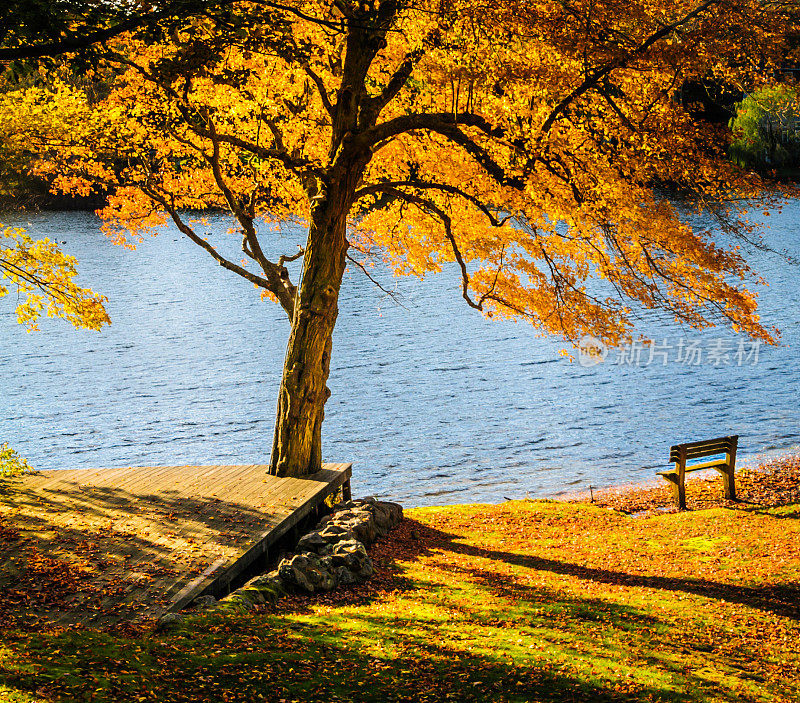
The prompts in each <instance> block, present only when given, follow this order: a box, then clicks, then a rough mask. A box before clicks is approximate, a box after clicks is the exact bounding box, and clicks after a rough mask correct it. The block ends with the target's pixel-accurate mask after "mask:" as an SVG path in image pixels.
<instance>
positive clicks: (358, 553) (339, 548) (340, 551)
mask: <svg viewBox="0 0 800 703" xmlns="http://www.w3.org/2000/svg"><path fill="white" fill-rule="evenodd" d="M330 559H331V561H332V562H333V566H334V567H342V566H343V567H345V568H346V569H347V570H348V571H350V572H352V573H353V574H355V575H356V576H359V577H362V578H366V577H369V576H372V574H373V573H375V569H374V567H373V565H372V559H370V557H369V554H367V549H366V547H365V546H364V545H363V544H362V543H361V542H358V541H357V540H354V539H351V540H345V541H342V542H339V543H338V544H337V545H336V546H335V547H334V548H333V551H332V552H331V556H330Z"/></svg>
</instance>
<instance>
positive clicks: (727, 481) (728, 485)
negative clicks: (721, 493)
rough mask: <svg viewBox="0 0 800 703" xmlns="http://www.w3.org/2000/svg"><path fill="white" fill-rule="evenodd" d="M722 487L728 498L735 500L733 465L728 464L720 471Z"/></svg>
mask: <svg viewBox="0 0 800 703" xmlns="http://www.w3.org/2000/svg"><path fill="white" fill-rule="evenodd" d="M722 487H723V488H724V489H725V497H726V498H727V499H728V500H736V483H735V482H734V479H733V467H732V466H729V467H728V468H727V469H726V470H725V471H723V472H722Z"/></svg>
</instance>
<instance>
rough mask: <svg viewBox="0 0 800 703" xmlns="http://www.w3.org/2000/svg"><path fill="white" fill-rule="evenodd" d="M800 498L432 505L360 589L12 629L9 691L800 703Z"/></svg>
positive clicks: (396, 539) (5, 694)
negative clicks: (729, 503) (146, 626)
mask: <svg viewBox="0 0 800 703" xmlns="http://www.w3.org/2000/svg"><path fill="white" fill-rule="evenodd" d="M798 507H800V506H797V505H794V506H785V507H781V508H773V509H769V510H755V509H754V510H750V511H747V510H729V509H723V508H714V509H710V510H702V511H692V512H687V513H681V514H674V515H655V516H649V517H639V518H632V517H629V516H626V515H623V514H621V513H618V512H615V511H611V510H608V509H604V508H601V507H597V506H592V505H585V504H565V503H552V502H533V501H522V502H508V503H505V504H503V505H498V506H477V505H473V506H455V507H452V508H431V509H417V510H414V511H409V512H408V515H409V519H407V520H405V521H404V522H403V523H402V524H401V525H400V527H399V528H398V529H397V530H396V531H395V532H394V533H393V534H392V535H391V536H390V538H389V539H388V540H386V541H385V542H384V543H382V544H380V545H378V546H377V547H376V548H375V549H374V550H373V558H374V559H375V561H376V563H377V564H378V568H379V573H378V578H377V579H376V580H374V581H373V582H371V583H370V584H366V585H365V586H361V587H358V588H355V589H351V590H349V591H339V592H337V593H335V594H328V595H324V596H319V597H314V596H311V597H302V598H300V597H298V598H293V599H289V600H287V601H283V602H282V603H281V605H280V610H279V611H277V612H268V611H264V612H260V613H256V614H249V615H233V616H226V617H221V616H213V617H212V616H206V617H203V618H196V619H193V620H190V621H188V622H186V623H185V624H183V625H182V626H181V627H180V628H179V629H177V630H175V631H173V632H169V633H161V634H147V633H128V634H127V635H125V634H123V633H110V632H107V633H102V632H92V631H67V632H55V631H54V632H44V633H41V632H40V633H23V632H7V633H6V635H5V638H4V645H3V647H2V649H0V681H3V682H4V683H5V686H6V688H5V689H0V699H2V700H9V701H20V702H23V703H28V702H29V701H33V700H76V701H81V700H93V701H95V700H96V701H139V700H140V701H259V700H268V701H317V700H318V701H420V702H424V701H447V700H452V701H476V700H481V701H483V700H486V701H520V702H521V701H698V702H700V701H730V702H731V703H732V702H733V701H737V702H738V701H785V702H788V701H796V700H797V699H798V698H799V697H800V685H798V681H800V656H799V655H798V651H797V650H798V648H797V642H799V641H800V626H798V617H799V616H798V608H797V595H798V582H800V578H799V577H800V553H798V545H800V539H798V537H800V535H799V534H798V533H799V532H800V523H799V522H798V520H797V519H796V517H797V515H798V514H800V513H799V512H798ZM37 692H38V693H37Z"/></svg>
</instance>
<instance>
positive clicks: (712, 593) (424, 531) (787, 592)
mask: <svg viewBox="0 0 800 703" xmlns="http://www.w3.org/2000/svg"><path fill="white" fill-rule="evenodd" d="M404 523H405V525H404V526H403V528H404V535H403V536H402V537H400V538H399V539H398V541H397V544H396V545H395V546H394V547H393V548H392V552H393V554H395V555H396V557H397V559H399V560H404V559H415V558H418V557H420V556H426V555H430V554H432V553H433V552H434V550H443V551H449V552H452V553H453V554H458V555H462V556H469V557H479V558H482V559H487V560H490V561H495V562H503V563H506V564H509V565H512V566H519V567H523V568H526V569H531V570H534V571H547V572H549V573H553V574H559V575H562V576H571V577H574V578H579V579H583V580H586V581H592V582H595V583H601V584H606V585H613V586H633V587H639V588H652V589H657V590H664V591H671V592H679V593H688V594H692V595H698V596H703V597H705V598H712V599H716V600H721V601H727V602H730V603H737V604H741V605H746V606H749V607H752V608H756V609H759V610H763V611H765V612H769V613H772V614H774V615H779V616H781V617H786V618H790V619H792V620H800V583H799V582H790V583H786V584H772V585H767V586H760V587H750V586H740V585H736V584H730V583H724V582H721V581H712V580H710V579H704V578H689V577H672V576H649V575H645V574H631V573H627V572H625V571H619V570H614V569H603V568H598V567H591V566H584V565H582V564H575V563H571V562H567V561H558V560H555V559H547V558H544V557H540V556H534V555H528V554H519V553H514V552H506V551H499V550H495V549H488V548H484V547H477V546H473V545H470V544H465V543H463V542H460V541H458V540H459V539H461V538H460V537H459V536H458V535H454V534H450V533H447V532H443V531H441V530H438V529H435V528H432V527H429V526H427V525H424V524H422V523H420V522H417V521H415V520H412V519H408V518H406V520H404ZM411 533H415V534H416V538H415V537H411ZM442 568H447V569H452V570H454V571H458V570H459V569H461V568H462V567H460V566H458V565H457V563H456V560H452V559H450V560H447V562H446V563H445V564H443V565H442ZM465 571H471V570H469V569H466V570H465ZM490 575H492V574H491V572H489V571H485V572H483V574H482V576H481V578H482V579H483V581H484V582H486V583H490V582H491V585H492V587H493V588H495V589H497V592H498V593H500V594H502V593H503V589H508V588H511V587H512V586H511V585H510V584H503V583H502V582H498V581H497V578H496V577H493V578H489V576H490ZM492 576H493V575H492ZM514 587H515V588H521V586H519V585H517V586H514Z"/></svg>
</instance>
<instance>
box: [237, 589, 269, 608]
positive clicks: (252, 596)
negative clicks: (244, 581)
mask: <svg viewBox="0 0 800 703" xmlns="http://www.w3.org/2000/svg"><path fill="white" fill-rule="evenodd" d="M236 594H237V595H239V596H241V597H242V598H245V599H247V600H249V601H250V602H251V603H252V604H253V605H264V603H266V602H267V599H266V597H265V596H264V593H263V592H262V591H261V590H260V589H258V588H248V587H247V586H243V587H242V588H239V589H237V590H236Z"/></svg>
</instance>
